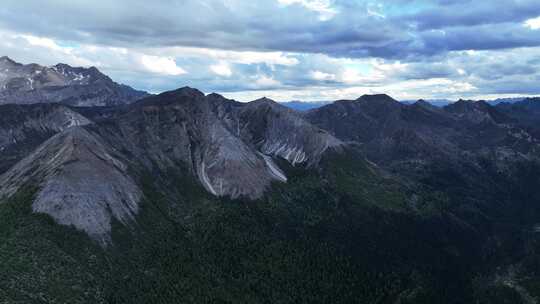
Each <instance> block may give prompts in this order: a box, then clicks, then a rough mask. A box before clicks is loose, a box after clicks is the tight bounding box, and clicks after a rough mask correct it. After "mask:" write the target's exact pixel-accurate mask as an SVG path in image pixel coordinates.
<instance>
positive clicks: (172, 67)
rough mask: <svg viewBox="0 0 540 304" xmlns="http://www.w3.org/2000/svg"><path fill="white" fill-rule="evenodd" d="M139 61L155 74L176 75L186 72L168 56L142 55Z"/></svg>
mask: <svg viewBox="0 0 540 304" xmlns="http://www.w3.org/2000/svg"><path fill="white" fill-rule="evenodd" d="M141 63H142V64H143V66H144V67H145V68H146V69H147V70H149V71H150V72H153V73H157V74H163V75H172V76H178V75H182V74H186V73H187V72H186V71H185V70H184V69H182V68H181V67H179V66H177V65H176V62H175V61H174V59H172V58H169V57H160V56H150V55H143V56H142V57H141Z"/></svg>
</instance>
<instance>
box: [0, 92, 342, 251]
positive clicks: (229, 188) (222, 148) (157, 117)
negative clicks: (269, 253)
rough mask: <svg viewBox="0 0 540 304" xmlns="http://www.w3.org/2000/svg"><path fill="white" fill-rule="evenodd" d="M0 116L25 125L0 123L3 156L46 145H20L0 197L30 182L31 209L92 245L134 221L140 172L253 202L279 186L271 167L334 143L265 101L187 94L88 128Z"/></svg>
mask: <svg viewBox="0 0 540 304" xmlns="http://www.w3.org/2000/svg"><path fill="white" fill-rule="evenodd" d="M23 109H25V110H26V111H25V110H23ZM2 110H3V111H5V113H6V114H7V112H8V111H22V112H23V113H24V114H23V115H20V116H19V117H26V119H23V120H21V121H19V122H14V121H9V120H8V119H6V121H5V122H4V128H3V130H4V131H3V133H4V134H5V135H4V140H3V141H4V142H5V143H4V144H3V146H2V147H4V149H7V150H6V151H8V150H9V149H11V150H13V151H19V152H21V151H20V149H19V148H18V146H15V145H16V144H24V143H25V140H27V137H29V136H30V135H29V134H41V135H40V136H35V137H34V138H33V139H34V143H36V142H38V141H39V139H40V138H41V139H44V138H47V137H48V136H52V137H51V138H50V139H48V140H47V141H46V142H45V143H43V144H42V145H40V146H39V147H35V144H34V145H31V144H27V146H28V147H34V148H35V149H34V150H33V152H32V153H30V154H29V155H28V156H26V157H25V158H24V159H22V160H20V161H19V162H18V163H17V164H16V165H14V166H13V167H12V168H11V169H10V170H9V171H7V172H5V173H4V174H3V175H1V176H0V185H2V187H1V190H0V197H10V196H12V195H13V194H15V193H16V192H17V191H18V190H20V189H21V188H23V187H24V186H26V185H28V184H37V185H39V187H40V190H39V191H38V194H37V197H36V200H35V201H34V204H33V208H34V210H35V211H38V212H44V213H47V214H50V215H51V216H52V217H53V218H55V219H57V221H58V222H59V223H62V224H67V225H74V226H75V227H77V228H79V229H81V230H83V231H86V232H87V233H89V234H90V235H91V236H93V237H95V238H97V239H99V240H100V241H102V242H105V241H106V240H107V238H108V237H109V233H110V217H111V215H112V216H114V217H115V218H116V219H117V220H119V221H121V222H124V223H126V222H127V219H130V218H132V217H133V214H135V212H136V210H137V203H138V201H139V200H140V197H141V191H140V190H139V189H138V186H137V185H136V183H135V182H134V180H135V179H136V177H137V176H140V175H141V174H142V173H143V172H161V173H162V174H164V173H166V172H167V171H170V170H173V171H177V172H180V171H183V170H187V171H188V172H184V173H185V174H188V175H189V174H190V175H191V176H193V177H195V178H196V179H198V181H199V183H200V184H201V185H202V186H203V187H204V188H205V189H206V190H207V191H208V192H209V193H211V194H213V195H215V196H227V197H231V198H239V197H244V198H250V199H257V198H260V197H261V196H262V195H263V194H264V192H265V191H266V190H268V189H269V188H270V186H271V184H272V183H273V182H283V183H285V182H287V176H286V174H285V173H284V171H283V170H282V169H281V168H280V166H279V165H278V164H277V163H276V162H275V160H276V159H284V160H286V161H288V162H289V163H290V164H291V165H292V166H300V165H301V166H307V167H309V166H315V165H316V164H317V163H318V162H319V161H320V159H321V158H322V156H323V155H324V153H325V152H327V151H330V150H332V151H337V150H339V149H340V146H341V145H342V143H341V142H340V141H339V140H337V139H336V138H334V137H333V136H331V135H329V134H328V133H326V132H325V131H323V130H321V129H319V128H317V127H314V126H312V125H311V124H309V123H308V122H306V121H305V120H304V119H303V118H302V117H300V116H299V115H298V114H297V113H295V112H294V111H292V110H289V109H287V108H285V107H283V106H281V105H279V104H277V103H275V102H273V101H271V100H268V99H263V100H257V101H254V102H251V103H248V104H242V103H238V102H235V101H232V100H227V99H225V98H223V97H222V96H219V95H217V94H212V95H209V96H205V95H204V94H203V93H202V92H200V91H198V90H195V89H191V88H183V89H179V90H176V91H171V92H167V93H163V94H160V95H157V96H154V97H149V98H146V99H143V100H141V101H139V102H137V103H135V104H133V105H132V106H130V107H128V108H110V109H109V113H108V115H105V117H101V118H98V119H96V121H95V122H92V121H91V120H90V119H88V118H86V117H84V116H82V114H79V113H78V112H76V111H77V108H67V107H65V106H61V105H42V104H39V105H29V106H15V105H9V106H3V108H2V107H0V111H2ZM86 111H87V112H88V111H90V110H88V109H86ZM105 111H107V110H105ZM84 126H86V127H84ZM113 155H116V156H113ZM13 158H14V159H17V158H20V155H15V156H13ZM126 164H129V165H130V166H131V168H132V170H131V173H128V171H127V165H126ZM130 174H131V175H130ZM65 206H69V207H68V208H67V207H65Z"/></svg>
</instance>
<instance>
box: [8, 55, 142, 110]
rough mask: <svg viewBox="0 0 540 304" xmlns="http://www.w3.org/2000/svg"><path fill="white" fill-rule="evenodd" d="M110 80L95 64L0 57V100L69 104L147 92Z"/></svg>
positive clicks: (122, 100)
mask: <svg viewBox="0 0 540 304" xmlns="http://www.w3.org/2000/svg"><path fill="white" fill-rule="evenodd" d="M147 95H148V94H147V93H146V92H142V91H137V90H134V89H132V88H130V87H128V86H125V85H121V84H118V83H115V82H114V81H112V80H111V79H110V78H109V77H107V76H106V75H104V74H102V73H101V72H100V71H99V70H98V69H96V68H95V67H91V68H80V67H71V66H69V65H67V64H57V65H55V66H52V67H44V66H40V65H38V64H28V65H23V64H20V63H17V62H15V61H13V60H11V59H10V58H8V57H0V104H7V103H10V104H30V103H52V102H55V103H62V104H66V105H72V106H112V105H121V104H128V103H131V102H133V101H136V100H138V99H140V98H143V97H145V96H147Z"/></svg>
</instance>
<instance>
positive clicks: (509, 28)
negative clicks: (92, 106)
mask: <svg viewBox="0 0 540 304" xmlns="http://www.w3.org/2000/svg"><path fill="white" fill-rule="evenodd" d="M0 55H7V56H9V57H11V58H13V59H15V60H17V61H20V62H23V63H30V62H36V63H40V64H45V65H52V64H56V63H58V62H64V63H68V64H71V65H77V66H96V67H98V68H99V69H101V70H102V71H103V72H105V73H106V74H108V75H110V76H111V77H112V78H113V79H114V80H116V81H118V82H121V83H125V84H128V85H131V86H133V87H135V88H138V89H143V90H147V91H149V92H153V93H157V92H161V91H165V90H170V89H174V88H178V87H181V86H185V85H189V86H192V87H196V88H199V89H201V90H202V91H204V92H207V93H210V92H218V93H221V94H223V95H225V96H227V97H229V98H235V99H238V100H241V101H249V100H252V99H255V98H258V97H262V96H268V97H271V98H274V99H276V100H279V101H286V100H306V101H315V100H335V99H341V98H355V97H358V96H359V95H362V94H370V93H387V94H390V95H392V96H394V97H395V98H399V99H417V98H450V99H457V98H461V97H463V98H497V97H511V96H518V95H540V1H538V0H485V1H478V0H476V1H475V0H431V1H427V0H418V1H414V0H410V1H408V0H381V1H375V0H367V1H364V0H153V1H148V0H125V1H124V0H122V1H120V0H115V1H111V0H92V1H89V0H46V1H43V0H2V5H1V6H0Z"/></svg>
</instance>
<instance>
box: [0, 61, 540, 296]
mask: <svg viewBox="0 0 540 304" xmlns="http://www.w3.org/2000/svg"><path fill="white" fill-rule="evenodd" d="M539 122H540V100H536V99H523V100H520V101H517V102H515V103H505V102H502V103H498V104H497V105H491V104H489V103H487V102H484V101H468V100H460V101H458V102H455V103H451V104H449V105H446V106H444V107H435V106H433V105H432V104H430V103H428V102H426V101H423V100H420V101H418V102H415V103H412V104H404V103H400V102H397V101H396V100H394V99H393V98H392V97H390V96H387V95H364V96H361V97H360V98H358V99H356V100H339V101H336V102H334V103H330V104H327V105H324V106H322V107H319V108H316V109H310V110H307V111H295V110H293V109H289V108H287V107H285V106H283V105H281V104H279V103H276V102H274V101H272V100H270V99H267V98H262V99H259V100H255V101H252V102H249V103H241V102H237V101H234V100H230V99H227V98H225V97H223V96H221V95H218V94H215V93H214V94H208V95H206V94H204V93H202V92H201V91H198V90H197V89H193V88H189V87H184V88H180V89H177V90H173V91H169V92H164V93H161V94H158V95H151V94H148V93H146V92H141V91H136V90H134V89H132V88H130V87H127V86H124V85H120V84H117V83H115V82H113V81H112V80H111V79H110V78H109V77H107V76H106V75H104V74H102V73H101V72H100V71H98V70H97V69H96V68H74V67H70V66H68V65H65V64H58V65H56V66H53V67H43V66H40V65H37V64H30V65H22V64H19V63H16V62H14V61H13V60H11V59H9V58H7V57H2V58H0V303H130V304H132V303H379V304H386V303H388V304H391V303H400V304H405V303H486V304H487V303H516V304H519V303H523V304H530V303H537V302H538V300H540V233H539V232H540V129H539V127H538V126H539V124H538V123H539Z"/></svg>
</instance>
